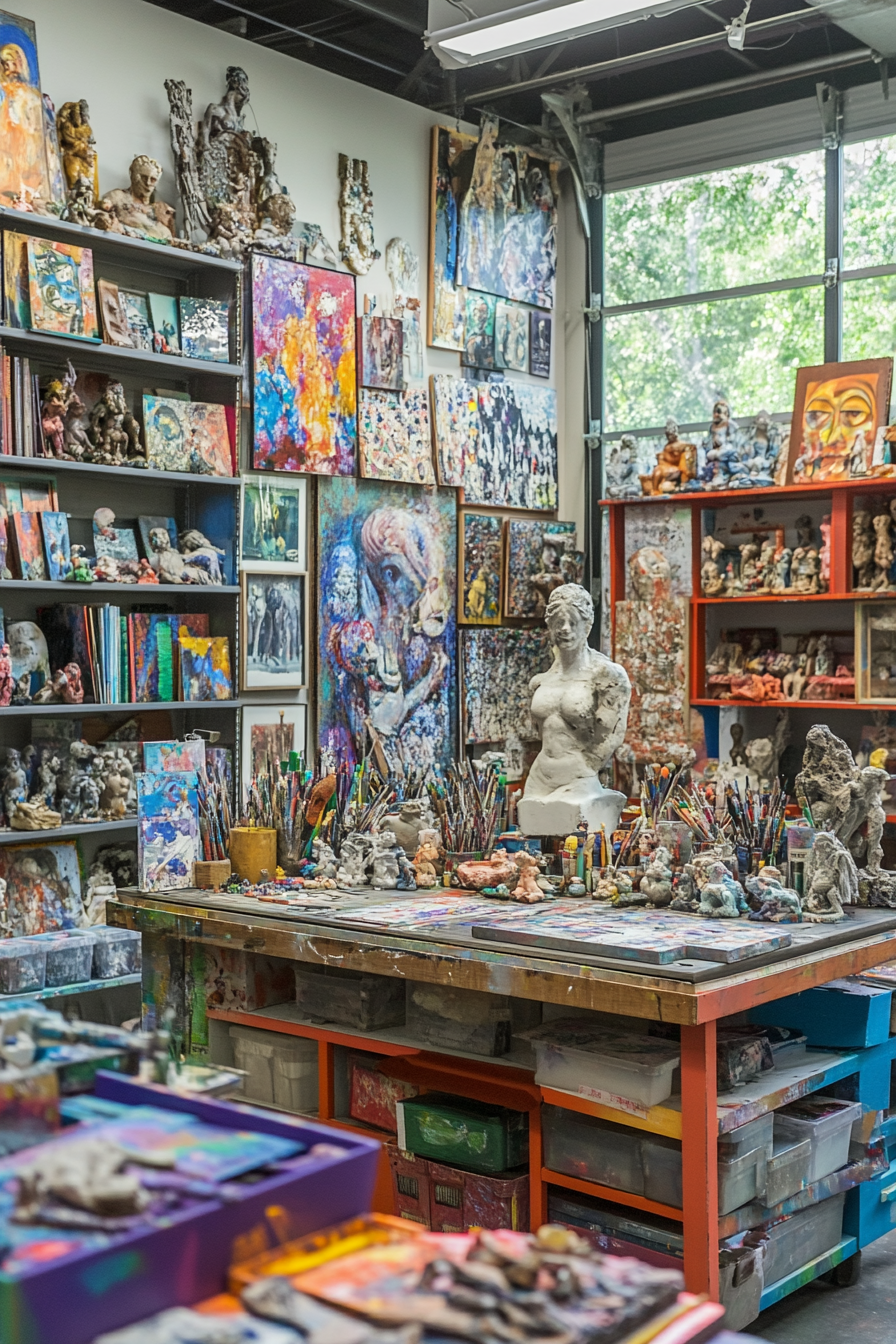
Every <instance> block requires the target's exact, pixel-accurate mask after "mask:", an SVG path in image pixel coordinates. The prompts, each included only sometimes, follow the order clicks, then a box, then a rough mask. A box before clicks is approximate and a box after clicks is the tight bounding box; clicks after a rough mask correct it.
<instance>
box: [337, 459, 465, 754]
mask: <svg viewBox="0 0 896 1344" xmlns="http://www.w3.org/2000/svg"><path fill="white" fill-rule="evenodd" d="M317 525H318V538H317V556H318V565H319V572H318V580H319V583H318V591H319V592H320V594H321V597H320V614H319V621H318V635H319V645H318V729H319V745H320V746H321V747H327V748H330V749H332V750H333V751H335V752H336V754H337V757H338V758H339V759H342V760H349V761H353V762H354V761H359V760H360V759H361V758H362V757H363V756H365V755H367V753H368V752H369V751H370V749H371V745H372V744H378V745H379V747H380V748H381V750H382V751H383V753H384V754H385V756H386V758H387V760H388V761H389V763H390V764H391V765H394V766H395V768H396V769H398V768H403V767H404V765H405V764H406V765H407V766H408V767H413V768H415V769H420V768H423V769H424V770H425V769H426V768H428V767H430V766H435V765H438V764H441V765H446V764H447V763H448V762H449V761H450V760H452V759H453V758H454V756H455V753H456V744H457V683H456V675H455V673H456V656H457V654H456V638H455V636H456V629H457V614H456V613H457V605H456V604H457V593H456V575H457V503H456V496H455V494H454V492H453V491H450V490H431V491H422V490H419V489H416V488H415V487H414V486H412V485H399V484H395V483H389V482H385V481H361V480H351V479H347V478H332V479H330V480H325V481H321V482H320V484H319V488H318V519H317Z"/></svg>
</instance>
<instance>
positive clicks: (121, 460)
mask: <svg viewBox="0 0 896 1344" xmlns="http://www.w3.org/2000/svg"><path fill="white" fill-rule="evenodd" d="M88 433H89V437H90V442H91V445H92V448H93V452H92V455H91V460H92V461H95V462H100V463H102V464H104V465H105V466H116V467H119V466H124V465H127V466H129V467H140V466H143V467H145V466H147V461H146V456H145V454H144V452H143V449H142V447H141V445H140V430H139V427H138V425H137V421H136V420H135V418H134V416H133V415H132V414H131V412H130V410H129V409H128V404H127V401H126V399H125V395H124V388H123V387H122V385H121V383H115V382H109V383H107V384H106V386H105V388H104V389H103V391H102V393H101V395H100V397H99V399H98V400H97V401H96V402H95V404H94V406H93V408H92V409H91V412H90V428H89V431H88Z"/></svg>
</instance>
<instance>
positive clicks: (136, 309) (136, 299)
mask: <svg viewBox="0 0 896 1344" xmlns="http://www.w3.org/2000/svg"><path fill="white" fill-rule="evenodd" d="M118 294H119V297H120V299H121V306H122V309H123V310H124V319H125V321H126V322H127V324H128V331H129V332H130V334H131V345H133V346H135V347H136V349H138V350H151V349H152V322H151V321H150V319H149V298H148V297H147V295H146V294H144V293H143V292H142V291H141V290H138V289H119V291H118Z"/></svg>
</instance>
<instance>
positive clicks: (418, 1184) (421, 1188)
mask: <svg viewBox="0 0 896 1344" xmlns="http://www.w3.org/2000/svg"><path fill="white" fill-rule="evenodd" d="M384 1147H385V1149H386V1152H387V1153H388V1155H389V1166H390V1167H391V1168H392V1185H393V1189H394V1192H395V1212H396V1213H397V1214H398V1216H399V1218H407V1219H409V1220H410V1222H412V1223H421V1224H422V1225H423V1227H427V1228H428V1227H431V1226H432V1224H431V1223H430V1213H429V1210H430V1193H429V1168H430V1163H429V1162H428V1160H427V1159H426V1158H425V1157H417V1156H416V1155H415V1154H414V1153H406V1152H405V1151H404V1149H402V1148H399V1146H398V1144H397V1143H386V1144H384Z"/></svg>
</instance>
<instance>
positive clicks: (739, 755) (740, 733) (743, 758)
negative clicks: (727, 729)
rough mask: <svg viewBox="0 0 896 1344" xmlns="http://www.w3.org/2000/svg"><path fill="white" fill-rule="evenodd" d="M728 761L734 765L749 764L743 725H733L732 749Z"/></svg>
mask: <svg viewBox="0 0 896 1344" xmlns="http://www.w3.org/2000/svg"><path fill="white" fill-rule="evenodd" d="M728 759H729V761H730V762H731V764H732V765H746V763H747V753H746V751H745V749H744V726H743V724H742V723H732V725H731V749H730V751H729V752H728Z"/></svg>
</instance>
